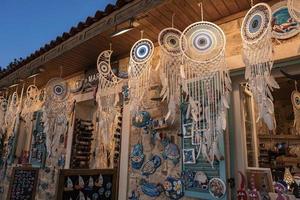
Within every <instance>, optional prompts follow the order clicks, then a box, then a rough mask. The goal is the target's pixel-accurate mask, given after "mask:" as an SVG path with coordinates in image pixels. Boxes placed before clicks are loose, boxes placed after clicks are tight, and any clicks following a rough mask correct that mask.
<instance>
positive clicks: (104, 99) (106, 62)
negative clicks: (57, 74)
mask: <svg viewBox="0 0 300 200" xmlns="http://www.w3.org/2000/svg"><path fill="white" fill-rule="evenodd" d="M112 53H113V51H112V50H106V51H103V52H101V53H100V55H99V56H98V59H97V69H98V72H99V85H98V92H97V101H98V105H99V112H100V113H99V114H100V117H99V120H100V121H99V124H100V125H101V128H100V129H99V134H98V137H100V138H98V137H97V138H96V139H97V140H98V142H99V143H100V145H97V147H96V151H95V152H96V154H97V155H96V157H100V159H99V162H96V165H101V166H95V167H101V168H107V167H113V166H112V165H113V155H114V150H115V146H114V145H115V142H114V130H115V126H116V121H117V120H116V118H117V117H119V115H120V111H119V110H118V109H117V108H116V105H117V104H118V102H119V93H120V92H121V90H122V85H123V84H122V81H123V79H122V78H119V77H118V76H116V75H115V74H114V72H113V71H112V67H111V55H112ZM100 151H101V152H100ZM108 152H109V153H108ZM108 160H109V162H107V161H108ZM107 163H110V165H111V166H106V164H107Z"/></svg>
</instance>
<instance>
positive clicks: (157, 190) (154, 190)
mask: <svg viewBox="0 0 300 200" xmlns="http://www.w3.org/2000/svg"><path fill="white" fill-rule="evenodd" d="M140 185H141V190H142V192H143V193H144V194H145V195H147V196H149V197H158V196H160V194H161V192H162V191H163V188H162V186H161V185H160V184H155V183H149V182H147V181H146V180H144V179H142V180H141V183H140Z"/></svg>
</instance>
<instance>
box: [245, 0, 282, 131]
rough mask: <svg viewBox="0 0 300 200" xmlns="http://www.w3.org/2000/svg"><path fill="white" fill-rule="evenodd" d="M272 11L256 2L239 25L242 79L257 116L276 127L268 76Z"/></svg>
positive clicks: (271, 48) (272, 128)
mask: <svg viewBox="0 0 300 200" xmlns="http://www.w3.org/2000/svg"><path fill="white" fill-rule="evenodd" d="M271 21H272V12H271V8H270V7H269V6H268V4H265V3H259V4H257V5H255V6H253V7H252V8H251V9H250V10H249V11H248V13H247V14H246V16H245V18H244V21H243V23H242V28H241V36H242V40H243V60H244V63H245V65H246V69H245V79H246V80H247V81H248V84H249V88H250V90H251V92H252V93H253V97H254V99H255V102H256V105H257V111H258V119H263V121H264V122H265V123H266V125H267V126H268V128H269V130H274V129H275V128H276V122H275V118H274V105H273V96H272V94H271V91H273V88H279V85H278V84H277V83H276V81H275V79H274V78H273V77H272V76H271V70H272V67H273V45H272V27H271Z"/></svg>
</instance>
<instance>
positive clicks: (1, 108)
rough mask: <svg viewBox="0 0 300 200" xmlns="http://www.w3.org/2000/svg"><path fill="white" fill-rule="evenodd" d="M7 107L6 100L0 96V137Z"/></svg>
mask: <svg viewBox="0 0 300 200" xmlns="http://www.w3.org/2000/svg"><path fill="white" fill-rule="evenodd" d="M7 107H8V102H7V99H6V98H5V97H4V96H0V126H1V131H0V135H1V134H3V133H4V132H5V131H4V129H5V127H4V123H5V113H6V110H7Z"/></svg>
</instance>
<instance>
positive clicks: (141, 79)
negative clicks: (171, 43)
mask: <svg viewBox="0 0 300 200" xmlns="http://www.w3.org/2000/svg"><path fill="white" fill-rule="evenodd" d="M153 52H154V45H153V43H152V41H150V40H148V39H141V40H139V41H137V42H136V43H135V44H134V45H133V47H132V48H131V51H130V62H129V68H128V76H129V89H130V104H131V111H132V112H136V111H137V110H138V109H139V107H140V106H142V99H143V97H144V95H145V94H146V93H147V91H148V89H149V86H150V83H149V79H150V69H151V58H152V56H153Z"/></svg>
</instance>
